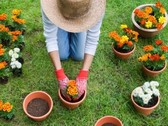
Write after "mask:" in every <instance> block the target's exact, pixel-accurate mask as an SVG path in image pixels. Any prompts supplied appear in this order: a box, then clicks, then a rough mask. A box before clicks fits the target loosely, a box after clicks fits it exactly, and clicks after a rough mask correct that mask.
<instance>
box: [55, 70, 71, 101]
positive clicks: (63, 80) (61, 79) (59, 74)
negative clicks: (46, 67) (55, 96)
mask: <svg viewBox="0 0 168 126" xmlns="http://www.w3.org/2000/svg"><path fill="white" fill-rule="evenodd" d="M55 74H56V78H57V80H58V83H59V88H60V90H61V93H62V95H63V96H64V97H65V99H66V100H67V101H71V98H70V97H69V96H68V95H67V94H66V86H67V83H68V82H69V79H68V77H67V76H66V75H65V73H64V70H63V69H59V70H56V71H55Z"/></svg>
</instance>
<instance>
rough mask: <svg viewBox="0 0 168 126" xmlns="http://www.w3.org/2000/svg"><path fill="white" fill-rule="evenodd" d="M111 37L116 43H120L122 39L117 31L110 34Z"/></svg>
mask: <svg viewBox="0 0 168 126" xmlns="http://www.w3.org/2000/svg"><path fill="white" fill-rule="evenodd" d="M109 37H110V38H113V39H114V40H115V41H120V39H121V38H120V36H119V35H118V34H117V32H116V31H113V32H110V33H109Z"/></svg>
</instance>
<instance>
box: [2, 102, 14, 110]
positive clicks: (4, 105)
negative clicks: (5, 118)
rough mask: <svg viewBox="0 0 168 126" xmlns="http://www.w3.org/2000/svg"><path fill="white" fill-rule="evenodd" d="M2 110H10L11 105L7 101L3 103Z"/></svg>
mask: <svg viewBox="0 0 168 126" xmlns="http://www.w3.org/2000/svg"><path fill="white" fill-rule="evenodd" d="M2 107H3V111H7V112H10V111H11V110H12V108H13V106H12V105H11V104H10V103H9V102H6V103H5V104H3V106H2Z"/></svg>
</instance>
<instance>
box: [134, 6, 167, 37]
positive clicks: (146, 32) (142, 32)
mask: <svg viewBox="0 0 168 126" xmlns="http://www.w3.org/2000/svg"><path fill="white" fill-rule="evenodd" d="M146 6H155V4H143V5H140V6H138V7H136V8H135V9H134V10H133V12H132V15H131V19H132V23H133V27H134V30H135V31H137V32H138V33H139V36H141V37H143V38H151V37H154V36H156V35H157V34H159V32H160V31H161V30H162V29H163V28H164V27H165V26H166V25H167V21H166V22H165V23H164V24H163V27H162V29H161V30H158V29H157V28H154V29H145V28H142V27H141V26H140V25H139V24H138V23H137V22H136V21H135V18H134V17H135V14H134V11H135V10H136V9H141V8H144V7H146ZM165 17H166V19H168V16H167V12H165Z"/></svg>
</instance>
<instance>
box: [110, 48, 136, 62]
mask: <svg viewBox="0 0 168 126" xmlns="http://www.w3.org/2000/svg"><path fill="white" fill-rule="evenodd" d="M135 48H136V46H134V48H133V50H132V51H130V52H128V53H122V52H119V51H117V50H116V49H115V48H114V46H112V50H113V52H114V54H115V55H116V56H117V57H118V58H120V59H123V60H126V59H128V58H129V57H130V56H131V55H132V54H133V52H134V51H135Z"/></svg>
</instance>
